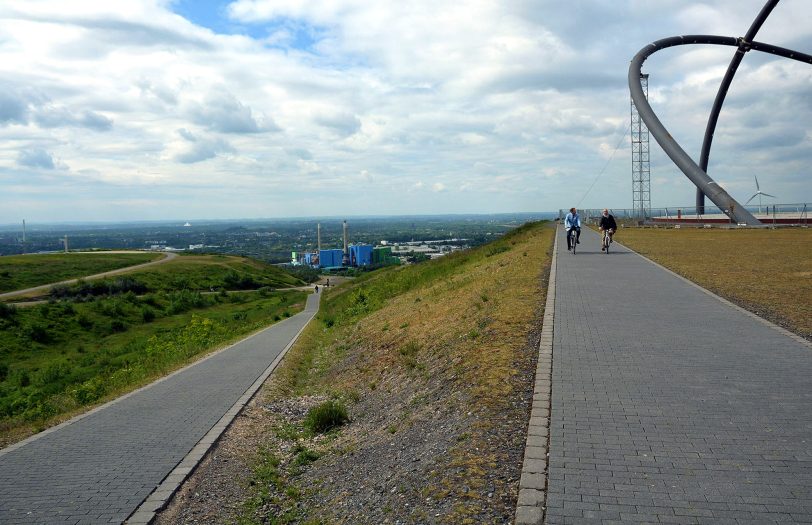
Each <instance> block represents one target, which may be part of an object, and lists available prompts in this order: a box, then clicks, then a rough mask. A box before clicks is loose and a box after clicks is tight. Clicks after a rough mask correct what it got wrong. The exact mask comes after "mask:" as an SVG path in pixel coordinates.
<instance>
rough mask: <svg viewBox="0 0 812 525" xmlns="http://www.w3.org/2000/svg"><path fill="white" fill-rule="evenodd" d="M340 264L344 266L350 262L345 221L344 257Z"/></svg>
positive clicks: (345, 223)
mask: <svg viewBox="0 0 812 525" xmlns="http://www.w3.org/2000/svg"><path fill="white" fill-rule="evenodd" d="M341 264H343V265H344V266H348V265H349V264H350V251H349V249H348V248H347V221H344V257H342V260H341Z"/></svg>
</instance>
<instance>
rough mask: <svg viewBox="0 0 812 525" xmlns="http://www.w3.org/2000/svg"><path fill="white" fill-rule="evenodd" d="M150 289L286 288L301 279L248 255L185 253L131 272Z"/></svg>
mask: <svg viewBox="0 0 812 525" xmlns="http://www.w3.org/2000/svg"><path fill="white" fill-rule="evenodd" d="M128 277H131V278H133V279H135V280H137V281H139V282H141V283H143V284H144V285H146V286H147V287H148V288H149V289H150V290H153V291H157V290H173V289H181V288H185V289H188V290H211V289H226V290H249V289H256V288H260V287H263V286H270V287H271V288H287V287H292V286H300V285H302V284H303V283H302V281H300V280H299V279H297V278H296V277H294V276H293V275H291V274H289V273H288V272H286V271H284V270H282V269H281V268H279V267H277V266H274V265H272V264H268V263H265V262H262V261H258V260H256V259H250V258H248V257H235V256H231V255H183V256H181V257H178V258H176V259H174V260H172V261H170V262H168V263H166V264H162V265H160V266H156V267H155V268H152V269H150V270H149V271H143V272H140V271H136V272H133V273H131V274H128Z"/></svg>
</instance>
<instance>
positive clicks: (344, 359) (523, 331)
mask: <svg viewBox="0 0 812 525" xmlns="http://www.w3.org/2000/svg"><path fill="white" fill-rule="evenodd" d="M553 233H554V230H553V229H552V228H551V227H549V225H534V226H531V227H528V228H523V229H522V230H520V231H519V232H518V233H516V234H513V235H511V236H508V237H506V238H504V239H501V240H499V241H497V242H496V243H494V244H493V245H489V246H485V247H482V248H480V249H477V250H474V251H472V252H468V253H464V254H456V255H452V256H449V257H447V258H444V259H441V260H439V261H434V262H432V263H426V264H425V265H419V266H416V267H411V268H400V269H393V270H388V271H387V272H385V273H382V274H380V275H379V276H377V277H375V278H373V279H369V280H367V281H361V282H356V283H348V284H347V285H345V286H344V287H341V288H337V289H335V290H330V291H329V293H328V294H326V297H325V299H323V301H324V300H326V301H325V304H323V305H322V313H321V314H320V319H319V320H318V322H315V323H312V324H311V325H310V326H309V327H308V328H307V329H306V330H305V332H304V333H303V335H302V337H301V338H300V339H299V342H298V343H297V344H296V346H295V347H294V348H293V349H292V350H291V352H290V353H289V354H288V356H287V358H286V359H285V361H284V362H283V364H282V365H281V367H280V370H278V371H277V373H276V374H275V376H276V378H275V380H274V381H273V382H272V384H271V385H269V390H268V391H266V394H267V395H269V396H270V398H277V399H278V398H286V397H297V396H300V395H314V394H333V395H339V396H341V397H344V398H345V399H348V400H350V402H352V403H355V407H354V408H353V409H352V414H353V417H354V421H353V423H352V424H351V425H350V427H349V428H348V429H347V430H346V431H345V433H343V434H342V437H341V438H340V439H339V440H338V443H337V446H338V447H339V448H341V447H348V448H351V449H352V450H354V451H355V453H354V454H355V456H356V457H365V454H366V453H365V452H364V450H374V449H375V447H381V446H384V444H385V443H387V442H388V441H391V440H392V439H393V434H394V435H396V436H397V437H396V438H395V439H398V440H399V442H403V443H408V442H410V440H411V439H413V438H411V437H408V436H414V435H415V434H417V435H422V434H423V433H424V432H426V433H428V432H429V430H428V429H429V428H431V427H433V426H434V425H435V424H437V421H440V422H442V424H444V425H447V426H448V428H449V429H450V430H449V432H450V433H451V434H450V435H449V436H448V437H451V438H453V441H454V442H455V444H454V445H453V446H451V448H450V449H449V450H448V454H447V455H446V456H445V457H443V458H439V459H438V463H437V464H435V466H434V467H433V469H432V471H430V472H426V473H425V475H426V476H427V478H428V479H426V483H427V484H426V485H424V493H423V494H422V495H421V498H420V499H421V500H425V499H426V498H429V499H432V498H433V499H434V500H435V501H441V500H452V501H453V502H454V505H453V511H452V512H450V513H448V514H445V515H444V517H443V520H444V521H446V522H449V523H468V522H470V523H473V522H475V521H471V520H475V519H476V517H477V516H478V513H480V512H482V509H483V506H487V505H488V504H489V502H488V501H487V499H488V498H487V497H485V496H483V495H482V491H483V490H485V487H486V485H487V486H491V487H493V488H492V489H491V490H493V491H494V492H495V493H497V494H500V495H501V496H500V497H504V498H507V500H509V499H510V498H513V499H512V503H510V505H515V496H516V495H515V493H514V494H512V496H511V495H510V494H511V493H512V491H515V490H516V489H515V487H514V484H515V483H516V479H517V477H514V478H513V479H512V480H510V479H506V478H508V476H500V475H498V474H496V473H498V472H500V469H505V468H506V465H513V464H514V463H515V465H513V466H511V467H508V468H509V469H513V470H517V469H518V468H520V465H521V450H518V451H517V450H514V449H515V448H516V447H515V446H514V445H515V444H510V445H507V444H506V442H505V440H506V438H505V435H506V434H507V435H509V436H511V438H510V439H513V438H514V437H516V436H519V438H521V439H518V438H517V439H518V441H521V443H523V442H524V441H523V432H524V430H525V426H526V424H527V421H526V418H527V413H525V412H524V410H525V409H522V408H517V406H520V403H518V401H519V400H520V399H521V398H522V397H523V396H528V397H529V395H528V393H527V392H526V390H527V389H528V388H530V389H531V390H532V372H533V370H534V368H535V357H536V352H537V351H536V350H535V346H534V345H533V344H532V341H531V340H532V339H533V337H532V336H531V332H532V331H533V330H534V329H538V328H539V326H538V325H539V324H540V315H541V314H542V311H541V310H542V307H543V302H544V301H543V299H544V294H545V292H546V281H545V280H544V279H545V275H546V271H547V269H548V268H549V262H550V260H549V252H550V250H551V247H552V239H553ZM400 272H403V273H400ZM427 276H431V277H427ZM412 278H413V279H414V281H413V282H419V284H415V285H414V286H413V287H410V289H408V290H407V291H404V292H396V293H391V294H390V293H388V292H386V291H382V290H387V289H386V286H387V285H386V282H385V281H386V280H387V279H389V280H390V281H392V280H397V281H398V282H399V283H403V282H404V280H406V281H408V280H409V279H412ZM409 282H412V281H409ZM362 291H365V293H367V294H368V296H369V297H370V299H369V301H370V302H375V301H377V300H378V298H380V297H385V299H383V300H382V302H381V303H375V304H376V305H379V307H376V308H374V309H372V311H371V312H369V313H366V314H362V315H358V316H356V317H350V318H346V317H341V316H342V315H345V314H344V313H343V312H346V310H348V309H350V308H356V307H358V305H359V304H361V303H360V302H359V301H358V300H357V297H358V295H357V294H359V293H361V292H362ZM353 297H355V299H353ZM331 303H333V304H335V303H340V304H341V308H340V309H331V307H330V304H331ZM332 316H335V325H332V324H331V323H330V324H328V323H326V321H327V320H328V319H332ZM426 425H428V426H426ZM400 440H403V441H400ZM417 453H418V452H415V454H417ZM517 455H518V456H517ZM401 467H403V468H406V469H407V470H406V471H405V472H408V471H409V470H411V469H412V468H413V466H412V464H410V465H406V466H400V465H389V466H388V467H384V466H380V468H389V469H390V472H391V471H392V469H394V470H397V469H398V468H401ZM514 467H515V468H514ZM405 472H404V473H405ZM501 472H504V470H501ZM316 475H317V474H314V476H316ZM322 475H324V476H327V474H321V473H320V474H318V476H322ZM330 475H332V474H330ZM514 475H516V474H515V473H514ZM494 480H496V481H494ZM303 488H304V489H305V490H307V489H306V488H305V487H303ZM322 489H323V490H324V488H323V487H322ZM485 492H487V490H485ZM322 496H323V497H324V498H325V504H324V507H325V508H327V509H333V508H340V507H341V505H340V502H339V499H340V498H343V497H345V496H343V495H340V494H332V493H331V494H322ZM356 497H362V495H360V494H359V495H356ZM393 497H394V496H393ZM483 498H484V500H483ZM494 501H495V500H494ZM330 502H332V503H330ZM490 503H491V504H492V503H493V502H490ZM320 510H322V511H324V510H325V509H320ZM427 511H428V509H427ZM314 512H315V513H316V514H318V513H319V509H316V510H314ZM393 518H394V517H393Z"/></svg>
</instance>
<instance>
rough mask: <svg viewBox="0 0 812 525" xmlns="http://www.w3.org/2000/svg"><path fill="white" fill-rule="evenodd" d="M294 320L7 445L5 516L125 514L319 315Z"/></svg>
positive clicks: (95, 519) (1, 472) (0, 502)
mask: <svg viewBox="0 0 812 525" xmlns="http://www.w3.org/2000/svg"><path fill="white" fill-rule="evenodd" d="M318 301H319V295H310V296H308V299H307V306H306V308H305V311H304V312H301V313H299V314H297V315H294V316H293V317H290V318H289V319H286V320H284V321H281V322H279V323H277V324H275V325H273V326H271V327H270V328H268V329H266V330H264V331H262V332H260V333H258V334H256V335H254V336H252V337H250V338H248V339H245V340H243V341H241V342H239V343H237V344H236V345H234V346H232V347H230V348H228V349H226V350H224V351H222V352H220V353H218V354H215V355H213V356H212V357H210V358H208V359H205V360H203V361H201V362H199V363H197V364H195V365H193V366H191V367H188V368H186V369H184V370H182V371H180V372H179V373H177V374H175V375H172V376H170V377H168V378H166V379H165V380H163V381H158V382H156V383H153V384H152V385H150V386H149V387H147V388H145V389H142V390H139V391H137V392H135V393H133V394H132V395H130V396H127V397H125V398H123V399H121V400H119V401H117V402H115V403H113V404H111V405H108V406H106V407H104V408H102V409H101V410H98V411H95V412H92V413H90V414H89V415H87V416H86V417H84V418H82V419H79V420H78V421H75V422H73V423H71V424H68V425H66V426H63V427H61V428H58V429H56V430H55V431H53V432H50V433H44V434H41V435H39V436H35V437H34V439H33V440H31V441H29V442H27V443H25V444H23V445H22V446H19V447H16V448H15V446H14V445H12V447H9V448H8V449H5V450H3V451H0V523H3V524H12V523H37V524H40V523H121V522H123V521H124V520H125V519H126V518H127V517H128V516H129V515H130V514H131V513H132V512H133V511H134V510H135V509H136V507H138V505H139V504H140V503H141V502H142V501H143V500H144V499H145V498H146V497H147V496H148V495H149V494H150V493H151V492H152V491H153V490H154V489H155V488H156V487H157V486H158V484H159V483H160V482H161V480H163V479H164V478H165V477H166V476H167V474H169V472H170V471H172V469H173V468H174V467H175V465H177V464H178V462H179V461H181V460H182V459H183V457H184V456H185V455H186V454H187V453H188V452H189V451H190V450H191V449H192V447H194V446H195V444H196V443H197V442H198V441H199V440H200V439H201V438H202V437H203V436H204V435H205V434H206V432H207V431H208V430H209V429H210V428H212V426H213V425H215V423H217V422H218V420H219V419H220V418H221V417H222V416H223V414H225V413H226V411H228V410H229V409H230V408H231V406H232V405H233V404H234V403H235V402H236V401H237V400H238V399H239V398H240V396H242V394H243V393H244V392H245V391H246V390H247V389H248V388H249V387H250V386H251V384H252V383H253V382H254V381H255V380H256V379H257V378H258V377H259V376H260V375H261V374H262V373H263V371H265V369H266V368H267V367H268V366H269V365H270V364H271V363H272V362H273V360H274V358H275V357H276V356H277V355H278V354H279V353H280V351H281V350H282V349H283V348H284V347H285V346H286V345H287V344H288V343H289V342H290V341H291V339H292V338H294V337H295V336H296V334H298V333H299V331H300V330H301V329H302V327H303V326H304V325H305V324H306V323H307V322H308V321H309V320H310V319H311V318H312V317H313V315H315V313H316V311H317V309H318Z"/></svg>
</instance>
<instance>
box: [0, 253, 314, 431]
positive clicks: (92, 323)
mask: <svg viewBox="0 0 812 525" xmlns="http://www.w3.org/2000/svg"><path fill="white" fill-rule="evenodd" d="M179 259H181V258H179ZM183 259H185V258H183ZM227 259H229V260H233V259H240V264H245V265H248V266H250V267H254V266H256V268H258V269H259V270H258V271H257V273H259V272H266V271H267V269H266V266H267V265H263V263H257V264H256V265H253V264H251V263H250V261H247V260H244V259H242V258H227ZM214 260H217V259H216V258H214ZM167 264H171V263H167ZM192 264H194V265H196V268H197V273H192V274H190V275H187V279H185V280H182V279H178V280H173V279H171V278H168V277H167V275H173V274H171V273H170V274H167V273H166V272H165V271H164V269H163V267H162V266H158V267H154V268H153V269H152V270H150V271H144V272H140V273H139V274H138V278H139V279H143V280H144V282H147V283H150V284H149V286H150V287H151V288H152V287H154V288H157V289H158V291H156V292H148V293H145V294H144V295H136V294H135V293H134V292H132V291H128V292H126V293H119V294H116V295H102V296H95V295H94V296H84V297H81V298H80V300H72V301H54V302H50V303H45V304H41V305H37V306H33V307H29V308H15V307H14V306H10V305H7V304H3V303H0V445H4V444H8V443H9V442H11V441H16V440H18V439H21V438H22V437H25V435H27V434H30V433H32V432H35V431H37V430H39V429H41V428H44V427H47V426H50V425H52V424H54V423H55V422H57V421H58V420H59V419H64V417H66V416H67V415H72V414H74V413H76V412H77V411H79V410H81V409H82V408H83V407H87V406H89V405H92V404H96V403H98V402H100V401H104V400H107V399H110V398H113V397H115V396H117V395H119V394H121V393H123V392H125V391H128V390H131V389H132V388H135V387H136V386H139V385H142V384H145V383H147V382H149V381H151V380H153V379H155V378H157V377H159V376H161V375H163V374H165V373H166V372H168V371H171V370H173V369H175V368H178V367H179V366H181V365H182V364H185V363H187V362H189V361H190V360H192V359H193V358H194V357H195V356H197V355H199V354H201V353H203V352H206V351H208V350H210V349H212V348H215V347H218V346H222V345H224V344H226V343H229V342H231V341H234V340H236V339H238V338H240V337H242V336H244V335H246V334H248V333H250V332H253V331H255V330H257V329H259V328H262V327H264V326H267V325H268V324H271V323H272V322H274V321H278V320H280V319H282V318H284V317H287V316H290V315H292V314H294V313H296V312H298V311H300V310H301V309H302V308H303V307H304V302H305V296H306V294H305V293H304V292H301V291H293V290H291V291H278V292H274V291H272V290H271V289H269V288H262V289H260V290H258V291H254V292H245V293H233V294H229V293H226V292H221V293H219V294H208V295H206V294H201V293H200V292H198V291H194V290H189V289H186V288H182V286H183V285H184V284H189V283H193V284H194V283H198V284H199V283H200V282H201V281H202V279H203V277H199V276H205V278H206V279H210V280H216V279H217V278H219V279H221V280H223V279H224V280H228V278H229V276H230V275H232V274H233V273H234V272H235V271H236V270H235V268H234V264H228V265H221V264H213V265H212V266H213V268H210V269H204V268H202V266H203V265H202V264H201V263H200V262H199V261H195V262H194V263H192ZM188 267H189V265H181V266H180V268H187V269H188ZM272 269H273V272H272V274H273V275H274V276H276V275H277V273H279V272H281V271H280V270H278V269H277V268H272ZM250 275H255V276H256V275H257V274H250ZM218 276H219V277H218ZM167 280H168V281H170V282H169V283H168V282H166V281H167ZM291 280H292V281H293V282H294V283H298V280H296V279H295V278H289V279H288V281H291ZM113 282H115V281H113ZM124 282H130V283H131V282H132V281H124ZM88 284H89V283H88ZM172 286H181V288H171V287H172ZM111 290H115V288H111ZM118 290H119V291H121V288H119V289H118Z"/></svg>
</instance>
